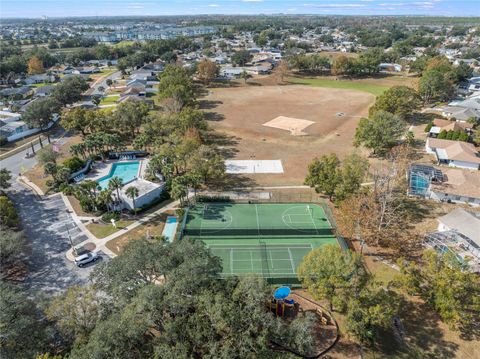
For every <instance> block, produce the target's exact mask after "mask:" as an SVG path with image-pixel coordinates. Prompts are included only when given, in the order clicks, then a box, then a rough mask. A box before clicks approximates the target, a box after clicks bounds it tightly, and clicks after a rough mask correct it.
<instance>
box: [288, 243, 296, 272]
mask: <svg viewBox="0 0 480 359" xmlns="http://www.w3.org/2000/svg"><path fill="white" fill-rule="evenodd" d="M288 254H289V256H290V264H291V265H292V272H293V273H295V264H294V263H293V257H292V252H290V247H289V248H288Z"/></svg>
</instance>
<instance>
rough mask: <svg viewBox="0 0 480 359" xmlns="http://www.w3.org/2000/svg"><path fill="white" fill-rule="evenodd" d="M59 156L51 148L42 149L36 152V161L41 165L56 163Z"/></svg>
mask: <svg viewBox="0 0 480 359" xmlns="http://www.w3.org/2000/svg"><path fill="white" fill-rule="evenodd" d="M58 156H60V154H59V153H58V152H55V151H54V150H53V149H52V147H45V148H42V149H41V150H39V151H38V152H37V159H38V162H40V163H41V164H42V165H44V164H45V163H48V162H53V163H56V162H57V158H58Z"/></svg>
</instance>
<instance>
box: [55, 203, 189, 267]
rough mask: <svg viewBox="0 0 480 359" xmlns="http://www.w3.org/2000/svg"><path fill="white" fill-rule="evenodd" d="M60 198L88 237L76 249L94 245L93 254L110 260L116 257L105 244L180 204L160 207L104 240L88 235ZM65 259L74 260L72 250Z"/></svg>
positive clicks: (78, 218) (80, 222) (88, 232)
mask: <svg viewBox="0 0 480 359" xmlns="http://www.w3.org/2000/svg"><path fill="white" fill-rule="evenodd" d="M62 198H63V201H64V202H65V205H66V206H67V208H68V209H69V210H71V215H72V218H73V220H74V221H75V223H76V224H77V226H78V227H79V228H80V229H81V230H82V232H84V233H85V235H87V237H88V239H87V240H85V241H83V242H82V243H79V244H78V245H77V247H81V246H83V245H85V244H87V243H94V244H95V246H96V248H95V250H94V251H95V252H99V251H102V252H104V253H105V254H107V255H108V256H109V257H110V258H113V257H116V256H117V255H116V254H115V253H113V252H112V251H111V250H110V249H108V248H107V246H106V244H107V242H109V241H111V240H112V239H115V238H117V237H120V236H123V235H124V234H125V233H128V232H129V231H131V230H132V229H134V228H137V227H138V226H140V225H142V224H144V223H147V222H148V221H150V220H152V219H153V218H154V217H156V216H158V215H159V214H161V213H163V212H166V211H170V210H172V209H176V208H177V206H178V204H179V203H180V202H179V201H174V202H171V203H169V204H167V205H166V206H165V207H162V208H160V209H158V210H156V211H155V212H152V213H149V214H147V215H146V216H144V217H142V218H140V219H139V220H138V221H136V222H134V223H132V224H130V225H129V226H127V227H125V228H123V229H121V230H119V231H117V232H115V233H112V234H111V235H109V236H107V237H105V238H97V237H95V236H94V235H93V234H92V233H90V231H89V230H88V229H87V228H86V227H85V225H84V224H83V223H82V221H81V217H79V216H77V215H76V214H75V211H73V208H72V206H71V205H70V202H69V201H68V199H67V198H66V197H65V196H64V195H62ZM67 258H68V259H69V260H71V261H73V260H74V258H75V255H74V254H73V249H70V250H68V252H67Z"/></svg>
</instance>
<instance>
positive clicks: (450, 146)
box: [425, 137, 480, 170]
mask: <svg viewBox="0 0 480 359" xmlns="http://www.w3.org/2000/svg"><path fill="white" fill-rule="evenodd" d="M425 149H426V151H427V153H430V154H434V155H435V156H436V157H437V161H438V163H439V164H445V165H448V166H450V167H459V168H467V169H472V170H478V169H479V168H480V157H479V155H478V151H477V149H476V148H475V146H474V145H473V144H471V143H468V142H461V141H451V140H443V139H438V138H432V137H429V138H427V141H426V144H425Z"/></svg>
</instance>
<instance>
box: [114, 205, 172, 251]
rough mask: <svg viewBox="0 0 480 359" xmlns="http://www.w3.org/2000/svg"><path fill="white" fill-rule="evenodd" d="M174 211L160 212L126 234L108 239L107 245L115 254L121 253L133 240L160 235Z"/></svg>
mask: <svg viewBox="0 0 480 359" xmlns="http://www.w3.org/2000/svg"><path fill="white" fill-rule="evenodd" d="M174 214H175V212H174V211H167V212H164V213H162V214H159V215H157V216H155V217H153V218H152V219H151V220H150V221H148V222H146V223H143V224H141V225H139V226H138V227H135V228H134V229H132V230H131V231H128V232H127V233H125V234H124V235H122V236H120V237H117V238H115V239H112V240H111V241H108V242H107V244H106V246H107V248H108V249H110V250H111V251H112V252H114V253H115V254H120V253H121V252H122V250H123V248H124V247H125V245H127V243H129V242H130V241H132V240H136V239H140V238H144V237H145V236H147V235H148V236H160V235H161V234H162V232H163V227H164V226H165V221H166V219H167V216H169V215H174Z"/></svg>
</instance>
